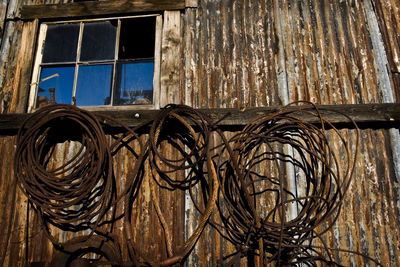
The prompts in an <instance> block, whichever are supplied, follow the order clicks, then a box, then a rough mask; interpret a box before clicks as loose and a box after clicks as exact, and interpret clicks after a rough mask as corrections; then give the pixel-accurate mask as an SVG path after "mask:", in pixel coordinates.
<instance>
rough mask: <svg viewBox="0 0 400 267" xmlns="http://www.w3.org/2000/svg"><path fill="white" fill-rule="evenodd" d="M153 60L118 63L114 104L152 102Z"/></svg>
mask: <svg viewBox="0 0 400 267" xmlns="http://www.w3.org/2000/svg"><path fill="white" fill-rule="evenodd" d="M153 72H154V62H153V61H149V62H130V63H118V64H117V75H116V85H115V94H114V105H143V104H151V103H153Z"/></svg>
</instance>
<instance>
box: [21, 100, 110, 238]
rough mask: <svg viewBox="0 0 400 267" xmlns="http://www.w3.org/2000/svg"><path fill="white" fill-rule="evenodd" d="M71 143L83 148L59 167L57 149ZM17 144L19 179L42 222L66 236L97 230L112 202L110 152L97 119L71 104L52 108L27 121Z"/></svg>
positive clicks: (41, 110) (36, 114) (43, 110)
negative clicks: (54, 227) (55, 161)
mask: <svg viewBox="0 0 400 267" xmlns="http://www.w3.org/2000/svg"><path fill="white" fill-rule="evenodd" d="M28 122H29V125H30V126H29V127H27V125H26V124H27V123H28ZM67 141H74V142H76V143H78V144H79V146H80V147H79V149H78V150H77V152H76V153H75V154H74V155H73V156H71V158H70V159H69V160H67V161H66V162H64V163H62V164H61V165H59V166H57V165H56V164H54V162H52V159H54V158H55V157H56V155H55V153H56V152H57V151H56V150H57V145H59V144H63V143H65V142H67ZM17 144H18V145H17V150H16V153H15V159H14V170H15V174H16V177H17V179H18V181H19V182H20V187H21V189H22V191H23V192H24V193H25V194H26V196H27V197H28V199H29V201H30V202H31V203H32V204H33V207H34V209H35V210H37V211H38V212H39V214H40V215H41V219H43V222H44V223H45V224H46V223H50V224H52V225H54V226H56V227H58V228H60V229H62V230H65V231H73V232H77V231H80V230H87V229H91V230H95V229H96V228H97V226H98V225H99V222H100V221H101V220H102V219H103V216H104V214H105V213H106V212H107V210H108V209H109V207H110V204H111V201H112V198H113V197H114V193H113V183H114V181H113V175H112V157H111V152H110V148H109V145H108V142H107V139H106V136H105V134H104V132H103V129H102V126H101V125H100V123H99V122H98V120H97V118H96V117H95V116H94V115H93V114H91V113H89V112H86V111H84V110H82V109H78V108H76V107H74V106H71V105H49V106H46V107H44V108H42V109H40V110H39V111H37V112H35V113H34V115H32V117H31V118H30V119H29V120H27V121H25V123H24V124H23V125H22V127H21V128H20V130H19V132H18V136H17ZM46 228H47V227H46ZM47 233H48V234H49V232H47ZM49 237H50V238H51V240H52V241H53V242H54V243H56V244H57V243H58V242H57V240H55V239H54V238H52V237H51V236H50V234H49Z"/></svg>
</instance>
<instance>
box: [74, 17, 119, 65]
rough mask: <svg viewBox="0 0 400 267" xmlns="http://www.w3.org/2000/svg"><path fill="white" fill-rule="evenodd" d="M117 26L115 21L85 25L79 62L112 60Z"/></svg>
mask: <svg viewBox="0 0 400 267" xmlns="http://www.w3.org/2000/svg"><path fill="white" fill-rule="evenodd" d="M117 26H118V23H117V21H116V20H112V21H104V22H90V23H85V24H84V28H83V36H82V46H81V61H93V60H112V59H114V57H115V40H116V34H117Z"/></svg>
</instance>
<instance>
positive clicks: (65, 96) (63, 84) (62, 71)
mask: <svg viewBox="0 0 400 267" xmlns="http://www.w3.org/2000/svg"><path fill="white" fill-rule="evenodd" d="M74 74H75V67H74V66H68V67H51V68H42V71H41V73H40V82H39V89H38V94H37V98H36V107H37V108H39V107H42V106H45V105H47V104H49V103H58V104H71V100H72V88H73V86H74ZM53 89H54V90H53ZM51 91H53V92H54V93H50V92H51Z"/></svg>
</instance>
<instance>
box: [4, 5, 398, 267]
mask: <svg viewBox="0 0 400 267" xmlns="http://www.w3.org/2000/svg"><path fill="white" fill-rule="evenodd" d="M67 2H72V1H59V0H53V1H51V0H46V1H45V0H43V1H32V0H24V1H18V0H0V42H1V50H0V64H1V65H0V66H1V67H0V113H3V114H5V113H21V112H25V110H26V103H27V102H26V101H27V100H26V97H27V93H28V92H27V90H28V89H29V84H30V76H29V75H30V71H31V70H30V68H31V65H32V62H33V55H34V52H35V42H36V37H37V34H36V32H37V29H38V25H39V21H38V20H21V19H20V18H19V10H20V7H21V6H22V5H23V4H29V5H35V4H45V3H46V4H58V3H67ZM173 14H174V15H173V16H168V13H164V26H166V25H170V26H169V27H175V28H178V29H179V30H178V31H175V32H178V33H179V35H180V36H172V37H171V38H172V39H171V38H169V37H168V36H166V35H164V36H163V39H162V42H163V45H164V48H163V51H162V53H164V54H162V55H161V56H162V60H166V61H163V62H164V63H162V66H161V72H162V73H161V76H162V79H161V82H162V89H161V96H162V98H161V99H162V102H161V105H164V104H167V103H171V102H172V103H182V104H187V105H190V106H192V107H195V108H212V107H221V108H224V107H238V108H246V107H263V106H274V105H283V104H287V103H290V102H292V101H297V100H307V101H312V102H314V103H317V104H363V103H392V102H398V101H399V99H400V98H399V90H400V88H399V84H400V82H399V79H400V78H399V73H400V2H399V0H388V1H382V0H349V1H339V0H337V1H328V0H320V1H306V0H304V1H292V0H274V1H268V0H237V1H233V0H226V1H223V0H199V4H198V7H194V8H186V9H184V10H182V11H181V12H180V13H179V12H178V13H176V12H175V11H174V13H173ZM177 14H178V15H177ZM176 43H178V46H177V48H173V47H172V48H171V46H170V45H173V44H175V45H176ZM168 51H170V52H168ZM168 58H174V59H175V61H174V62H172V63H171V64H169V63H168V62H170V61H168ZM167 63H168V64H167ZM169 77H171V79H169ZM344 132H345V134H346V135H347V136H348V142H349V143H352V144H353V143H354V142H355V141H354V131H352V130H349V131H348V132H346V131H344ZM360 137H361V147H360V154H359V157H358V161H357V164H356V171H355V174H354V176H353V181H352V184H351V186H350V190H349V192H348V194H347V196H346V199H345V201H344V206H343V208H342V211H341V215H340V216H339V218H338V221H337V222H336V223H335V226H334V228H333V229H332V230H330V231H329V232H328V233H326V234H325V237H324V238H325V240H326V242H327V243H328V244H329V246H331V247H334V248H341V249H348V250H354V251H358V252H361V253H364V254H366V255H369V256H370V257H372V258H375V259H377V260H378V261H379V262H381V263H382V265H383V266H396V265H397V264H398V262H400V247H399V245H398V244H400V240H399V239H400V214H399V212H400V146H399V145H400V138H399V132H398V130H394V129H392V130H379V129H378V130H372V129H363V130H362V131H361V135H360ZM14 141H15V139H14V137H1V138H0V155H2V157H0V232H1V233H4V234H2V235H1V236H0V265H4V266H21V265H22V264H23V263H24V262H25V260H26V258H27V259H28V261H49V258H50V257H51V255H52V253H53V248H52V246H51V244H50V243H49V242H48V241H47V240H46V238H45V236H44V234H43V232H42V231H41V229H40V227H39V224H38V221H37V217H36V216H35V215H34V213H33V211H30V212H29V221H30V226H29V227H30V228H29V244H28V249H27V250H26V246H25V233H26V229H25V225H26V221H27V210H26V203H27V200H26V198H25V197H24V196H23V195H22V193H21V192H20V190H19V189H18V188H17V186H16V183H15V180H14V176H13V170H12V167H11V166H12V155H13V151H14ZM73 151H74V147H73V146H69V147H65V148H64V150H62V149H60V151H59V152H58V153H59V155H60V161H63V160H65V158H68V153H73ZM337 151H339V149H338V150H337ZM165 153H171V151H169V150H168V149H166V150H165ZM116 157H117V160H116V161H115V166H114V167H115V172H116V177H119V178H118V179H120V181H121V185H120V186H122V183H123V181H124V180H125V179H126V177H127V176H128V175H129V172H130V171H131V169H132V162H131V160H132V158H131V156H130V154H129V153H128V152H127V151H124V150H123V151H121V152H120V153H119V154H117V156H116ZM148 177H149V176H148ZM149 181H150V180H149V179H146V180H145V182H144V184H143V187H142V190H141V192H140V195H139V197H138V202H137V203H138V204H137V205H138V206H135V214H134V216H136V221H137V222H138V225H143V227H139V228H137V229H136V230H135V237H136V238H137V242H138V243H139V244H141V246H142V247H145V248H149V249H148V251H152V252H149V255H150V256H152V257H162V255H164V254H165V251H164V249H163V248H161V247H162V245H161V244H157V240H160V238H161V235H162V230H161V228H160V225H159V223H158V221H159V220H158V217H157V214H156V212H155V210H154V207H153V204H152V200H151V194H150V182H149ZM157 194H159V195H160V196H162V202H163V203H162V208H163V210H167V211H168V210H169V209H170V207H174V208H173V209H172V210H171V212H167V213H166V218H167V219H168V221H169V222H170V223H169V226H170V227H171V229H172V232H173V236H174V242H175V245H179V244H182V243H183V238H184V236H183V234H182V231H183V229H185V230H184V232H185V236H186V237H187V236H188V235H189V234H190V233H191V232H192V231H193V227H194V225H195V224H196V218H197V216H198V214H196V212H194V211H193V207H192V206H191V205H190V203H186V205H185V206H182V203H180V201H181V199H182V197H183V196H182V195H179V194H170V193H166V192H162V193H159V192H157ZM178 203H180V204H178ZM184 209H185V210H184ZM121 227H122V222H119V224H118V225H117V227H116V228H117V229H120V228H121ZM54 233H55V235H56V236H57V237H58V238H60V239H64V240H65V239H68V238H70V236H69V235H64V234H63V233H62V232H59V231H57V230H54ZM116 233H117V235H118V236H119V238H120V239H119V240H120V242H121V244H122V245H123V244H124V242H125V241H124V235H123V232H122V231H121V230H116ZM210 240H212V242H210ZM26 251H28V255H26ZM232 251H234V248H233V247H232V245H231V244H229V243H228V242H226V241H224V240H223V238H222V237H221V236H219V235H218V233H217V232H216V231H215V230H213V229H212V228H211V227H207V229H206V230H205V231H204V233H203V235H202V237H201V239H200V240H199V242H198V244H197V246H196V248H195V249H194V251H193V252H192V253H191V255H190V257H189V258H188V259H187V266H215V265H216V264H217V263H218V261H220V260H221V259H222V257H223V256H225V255H228V254H229V253H231V252H232ZM333 254H334V257H335V260H337V261H338V262H339V263H340V264H343V265H344V266H365V265H368V264H369V262H368V261H367V260H366V259H365V258H363V257H361V256H357V255H354V254H351V253H339V252H335V253H333ZM123 255H126V251H125V250H124V251H123ZM243 264H244V262H243ZM373 265H374V264H373V263H371V264H370V266H373Z"/></svg>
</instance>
